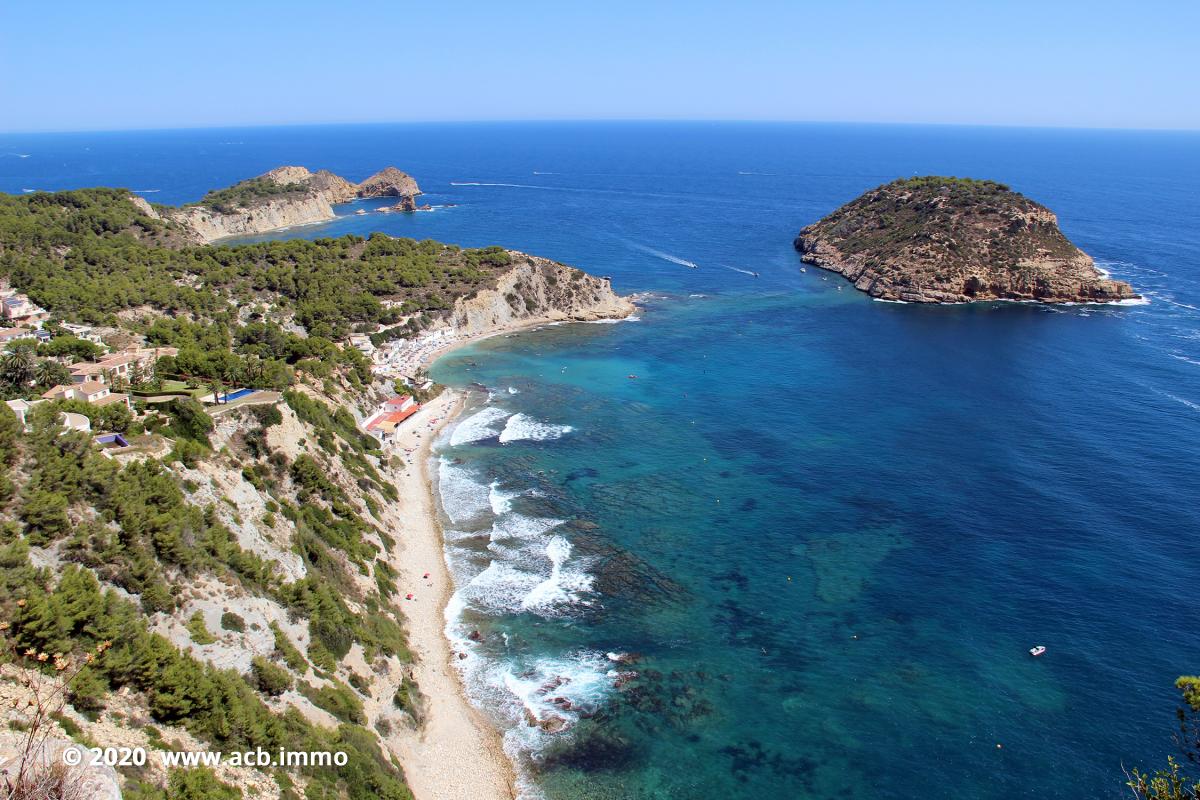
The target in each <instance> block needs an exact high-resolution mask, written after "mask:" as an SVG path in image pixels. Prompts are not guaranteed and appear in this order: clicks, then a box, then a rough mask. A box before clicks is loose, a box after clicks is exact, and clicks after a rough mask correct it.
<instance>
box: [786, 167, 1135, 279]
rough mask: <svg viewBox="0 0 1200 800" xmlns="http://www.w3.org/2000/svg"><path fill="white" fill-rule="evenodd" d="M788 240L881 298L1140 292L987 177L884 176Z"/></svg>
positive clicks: (1044, 211)
mask: <svg viewBox="0 0 1200 800" xmlns="http://www.w3.org/2000/svg"><path fill="white" fill-rule="evenodd" d="M794 244H795V247H796V249H797V250H798V251H799V252H800V257H801V260H802V261H805V262H807V263H809V264H814V265H816V266H818V267H821V268H823V269H827V270H830V271H832V272H837V273H839V274H841V275H843V276H845V277H846V278H847V279H848V280H850V281H851V282H852V283H853V284H854V287H855V288H856V289H859V290H861V291H863V292H866V293H867V294H869V295H871V296H872V297H875V298H879V299H881V300H896V301H903V302H909V303H969V302H973V301H976V300H1025V301H1038V302H1043V303H1105V302H1116V301H1120V300H1132V299H1136V298H1138V295H1137V294H1136V293H1135V292H1134V291H1133V289H1132V287H1130V285H1129V284H1128V283H1124V282H1123V281H1115V280H1111V279H1109V278H1108V277H1107V276H1106V275H1105V274H1104V273H1103V272H1101V271H1100V270H1099V269H1097V268H1096V265H1095V263H1094V262H1093V261H1092V259H1091V257H1090V256H1088V255H1087V254H1086V253H1084V252H1083V251H1082V250H1080V249H1079V248H1078V247H1076V246H1075V245H1074V244H1072V243H1071V242H1070V240H1068V239H1067V237H1066V236H1064V235H1063V233H1062V231H1061V230H1059V228H1058V218H1057V217H1056V216H1055V215H1054V213H1053V212H1052V211H1050V209H1048V208H1046V207H1045V206H1043V205H1041V204H1039V203H1036V202H1034V201H1033V200H1030V199H1029V198H1027V197H1025V196H1024V195H1022V194H1020V193H1018V192H1014V191H1013V190H1011V189H1010V188H1009V187H1007V186H1005V185H1003V184H1000V183H995V182H993V181H981V180H973V179H970V178H946V177H938V176H932V177H921V178H906V179H901V180H896V181H892V182H891V183H888V184H884V185H883V186H879V187H877V188H875V189H872V190H870V191H869V192H866V193H865V194H863V195H862V196H860V197H858V198H857V199H855V200H852V201H851V202H849V203H847V204H846V205H844V206H842V207H841V208H839V209H837V210H836V211H834V212H833V213H832V214H830V215H829V216H827V217H825V218H824V219H822V220H820V221H819V222H815V223H813V224H812V225H809V226H808V227H806V228H804V229H803V230H801V231H800V234H799V236H797V237H796V240H795V243H794Z"/></svg>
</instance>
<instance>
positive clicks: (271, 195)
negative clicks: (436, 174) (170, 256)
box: [139, 166, 421, 244]
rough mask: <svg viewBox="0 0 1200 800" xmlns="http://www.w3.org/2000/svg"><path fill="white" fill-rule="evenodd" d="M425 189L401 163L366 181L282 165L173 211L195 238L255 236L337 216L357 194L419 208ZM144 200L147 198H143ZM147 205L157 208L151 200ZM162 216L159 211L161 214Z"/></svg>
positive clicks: (202, 240)
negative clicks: (340, 207) (339, 207)
mask: <svg viewBox="0 0 1200 800" xmlns="http://www.w3.org/2000/svg"><path fill="white" fill-rule="evenodd" d="M420 193H421V189H420V187H419V186H418V185H417V182H416V181H415V180H414V179H413V178H412V177H411V176H410V175H408V174H407V173H405V172H402V171H400V170H398V169H396V168H395V167H387V168H385V169H383V170H381V171H379V172H377V173H375V174H374V175H372V176H371V177H369V178H367V179H366V180H365V181H363V182H362V183H360V184H355V183H351V182H350V181H348V180H346V179H345V178H343V177H341V176H339V175H335V174H333V173H332V172H330V171H328V170H318V171H317V172H310V171H309V170H308V169H307V168H305V167H296V166H284V167H276V168H275V169H273V170H271V171H270V172H266V173H264V174H262V175H259V176H258V177H256V178H251V179H249V180H245V181H242V182H240V183H236V184H234V185H233V186H230V187H229V188H227V189H220V190H217V191H213V192H209V193H208V194H207V195H205V196H204V198H203V199H201V201H200V202H199V203H196V204H194V205H190V206H184V207H182V208H178V209H173V210H171V211H169V212H167V216H168V217H169V218H170V219H171V220H173V221H174V222H176V223H178V224H180V225H181V226H183V228H184V229H185V230H186V231H187V232H188V235H189V236H190V238H191V239H192V240H193V241H194V242H196V243H199V244H208V243H210V242H213V241H216V240H218V239H224V238H227V237H230V236H251V235H255V234H260V233H267V232H269V231H273V230H278V229H280V228H289V227H292V226H294V225H309V224H312V223H315V222H325V221H327V220H331V219H333V218H334V217H335V216H336V214H334V211H333V207H334V206H335V205H338V204H341V203H349V202H350V201H352V200H354V199H356V198H372V197H397V198H400V203H399V204H398V205H397V207H398V208H399V209H400V210H404V211H415V210H416V203H415V202H414V198H415V197H416V196H417V195H419V194H420ZM143 203H144V201H143ZM144 205H145V207H144V208H142V206H141V205H139V208H142V210H143V212H144V213H147V215H150V214H154V213H155V212H153V210H152V209H151V208H150V206H149V204H148V203H146V204H144ZM155 217H156V218H157V214H155Z"/></svg>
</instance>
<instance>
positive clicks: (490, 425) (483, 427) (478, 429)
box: [450, 406, 509, 447]
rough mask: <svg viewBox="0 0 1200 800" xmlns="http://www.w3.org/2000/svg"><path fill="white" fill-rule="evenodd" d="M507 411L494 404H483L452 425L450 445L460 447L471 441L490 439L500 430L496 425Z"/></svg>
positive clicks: (506, 414)
mask: <svg viewBox="0 0 1200 800" xmlns="http://www.w3.org/2000/svg"><path fill="white" fill-rule="evenodd" d="M508 415H509V412H507V411H505V410H504V409H502V408H497V407H496V406H484V407H483V408H481V409H479V410H478V411H476V412H475V413H474V414H472V415H471V416H469V417H467V418H466V419H464V420H463V421H462V422H460V423H458V425H456V426H455V427H454V431H453V432H452V433H451V434H450V446H451V447H460V446H462V445H464V444H470V443H471V442H481V441H483V440H484V439H491V438H492V437H494V436H496V435H497V434H498V433H499V432H500V430H499V428H498V427H496V425H497V424H498V423H499V422H500V421H501V420H502V419H505V418H506V417H508Z"/></svg>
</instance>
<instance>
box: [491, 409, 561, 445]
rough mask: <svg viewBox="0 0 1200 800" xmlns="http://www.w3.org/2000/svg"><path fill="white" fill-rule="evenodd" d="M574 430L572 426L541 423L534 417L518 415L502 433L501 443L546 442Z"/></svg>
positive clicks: (514, 416)
mask: <svg viewBox="0 0 1200 800" xmlns="http://www.w3.org/2000/svg"><path fill="white" fill-rule="evenodd" d="M573 430H575V429H574V428H572V427H571V426H570V425H552V424H551V423H549V422H539V421H538V420H536V419H534V418H533V417H530V416H528V415H526V414H520V413H518V414H513V415H512V416H511V417H509V418H508V422H507V423H505V425H504V430H503V431H501V432H500V443H501V444H503V443H505V442H515V441H519V440H521V439H528V440H531V441H535V442H544V441H548V440H551V439H560V438H562V437H563V436H564V435H565V434H568V433H570V432H571V431H573Z"/></svg>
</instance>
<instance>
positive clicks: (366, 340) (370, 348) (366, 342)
mask: <svg viewBox="0 0 1200 800" xmlns="http://www.w3.org/2000/svg"><path fill="white" fill-rule="evenodd" d="M350 346H351V347H353V348H354V349H355V350H358V352H360V353H362V354H363V355H365V356H369V355H371V354H372V353H374V352H375V345H374V344H372V343H371V337H370V336H368V335H366V334H365V333H355V334H351V336H350Z"/></svg>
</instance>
